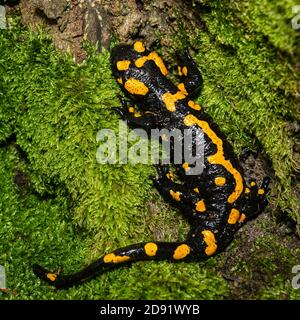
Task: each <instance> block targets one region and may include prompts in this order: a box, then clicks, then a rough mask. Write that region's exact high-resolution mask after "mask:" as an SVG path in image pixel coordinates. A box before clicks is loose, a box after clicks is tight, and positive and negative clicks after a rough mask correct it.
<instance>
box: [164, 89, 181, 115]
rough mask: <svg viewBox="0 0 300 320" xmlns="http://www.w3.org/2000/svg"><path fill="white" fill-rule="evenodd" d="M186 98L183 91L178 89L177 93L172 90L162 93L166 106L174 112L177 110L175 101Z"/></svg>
mask: <svg viewBox="0 0 300 320" xmlns="http://www.w3.org/2000/svg"><path fill="white" fill-rule="evenodd" d="M184 98H185V95H184V94H183V93H182V92H181V91H177V92H176V93H175V94H172V93H171V92H166V93H164V94H163V95H162V100H163V102H164V104H165V105H166V108H167V109H168V110H169V111H171V112H174V111H175V110H176V107H175V103H176V101H177V100H182V99H184Z"/></svg>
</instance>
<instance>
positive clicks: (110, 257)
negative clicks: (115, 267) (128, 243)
mask: <svg viewBox="0 0 300 320" xmlns="http://www.w3.org/2000/svg"><path fill="white" fill-rule="evenodd" d="M129 259H130V257H128V256H116V255H115V254H114V253H108V254H107V255H105V256H104V258H103V261H104V262H105V263H120V262H125V261H128V260H129Z"/></svg>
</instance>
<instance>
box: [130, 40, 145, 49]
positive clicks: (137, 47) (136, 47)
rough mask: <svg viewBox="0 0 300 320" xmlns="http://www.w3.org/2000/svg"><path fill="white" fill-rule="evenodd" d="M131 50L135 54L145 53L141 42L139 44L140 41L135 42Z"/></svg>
mask: <svg viewBox="0 0 300 320" xmlns="http://www.w3.org/2000/svg"><path fill="white" fill-rule="evenodd" d="M133 49H134V50H135V51H136V52H144V51H145V47H144V45H143V42H141V41H137V42H135V43H134V45H133Z"/></svg>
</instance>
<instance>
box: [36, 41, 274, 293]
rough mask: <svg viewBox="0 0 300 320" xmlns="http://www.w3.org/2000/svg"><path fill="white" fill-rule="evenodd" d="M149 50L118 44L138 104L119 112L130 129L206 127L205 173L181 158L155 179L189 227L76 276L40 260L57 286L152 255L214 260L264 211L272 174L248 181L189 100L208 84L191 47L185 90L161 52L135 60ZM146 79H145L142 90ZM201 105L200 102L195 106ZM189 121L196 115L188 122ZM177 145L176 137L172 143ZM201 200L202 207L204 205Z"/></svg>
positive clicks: (121, 75)
mask: <svg viewBox="0 0 300 320" xmlns="http://www.w3.org/2000/svg"><path fill="white" fill-rule="evenodd" d="M149 54H150V52H149V51H147V50H146V49H145V48H144V47H143V45H142V43H140V42H138V43H136V44H135V45H134V46H130V45H120V46H117V47H115V48H114V49H113V50H112V54H111V62H112V69H113V74H114V76H115V78H116V79H118V82H119V83H120V84H121V87H122V88H123V90H124V91H125V93H126V94H127V96H128V97H129V98H130V100H131V102H132V103H131V106H132V105H137V106H138V111H136V110H133V107H130V108H128V107H127V105H126V103H125V102H124V101H123V102H122V108H119V109H118V112H119V113H120V115H121V117H122V118H123V119H124V120H127V122H128V124H129V125H130V126H131V127H135V128H144V129H145V130H147V131H148V132H149V131H150V130H151V129H154V128H159V129H163V128H165V129H168V130H172V129H179V130H180V131H182V132H183V130H184V129H193V130H194V131H195V133H196V134H200V131H201V132H202V133H204V165H205V166H204V170H203V172H202V173H200V174H198V175H187V174H186V169H184V168H183V166H182V164H175V165H174V164H173V166H172V167H173V169H174V170H173V171H175V177H176V179H174V178H173V176H172V173H171V172H170V170H169V167H168V166H167V165H160V166H158V177H157V178H153V181H154V185H155V186H156V188H157V190H158V191H159V192H160V193H161V195H162V196H163V197H164V198H165V199H166V200H167V201H169V202H171V203H172V204H174V205H175V206H177V207H178V208H180V210H181V212H182V214H183V215H184V216H185V217H186V218H187V219H188V221H189V223H190V226H191V229H190V232H189V233H188V235H187V237H186V240H185V241H183V242H172V243H166V242H146V243H139V244H134V245H130V246H128V247H125V248H121V249H117V250H115V251H113V252H112V253H109V254H107V255H105V256H104V257H101V258H100V259H99V260H97V261H95V262H94V263H93V264H91V265H90V266H88V267H86V268H85V269H83V270H81V271H79V272H77V273H75V274H72V275H66V276H62V275H59V274H55V273H50V272H49V271H47V270H45V269H43V268H42V267H40V266H38V265H35V266H34V272H35V273H36V274H37V275H38V276H39V277H40V278H42V279H44V280H45V281H47V282H48V283H50V284H53V285H54V286H56V287H57V288H65V287H69V286H72V285H73V284H75V283H78V282H82V281H83V280H85V279H88V278H91V277H93V276H94V275H96V274H98V273H101V272H103V271H105V270H107V269H110V268H112V267H115V266H117V265H122V263H124V262H133V261H136V260H146V259H156V260H162V259H168V260H170V261H192V260H197V259H205V258H208V257H210V256H212V255H214V254H216V253H218V252H220V251H222V250H223V249H224V248H225V247H226V246H227V245H228V243H229V242H230V241H231V240H232V239H233V236H234V233H235V232H236V231H237V229H238V228H240V227H241V226H242V225H243V223H245V221H247V220H249V219H251V218H253V217H255V216H256V215H257V214H259V213H260V212H262V211H263V210H264V208H265V207H266V205H267V199H266V194H267V193H268V191H269V188H268V185H269V178H267V177H266V178H265V179H264V180H263V182H262V184H261V185H260V187H258V186H257V184H256V182H255V180H251V181H250V182H249V186H247V184H246V182H245V180H244V178H243V172H242V169H241V168H240V166H239V164H238V161H237V158H236V156H235V155H234V153H233V151H232V147H231V146H230V144H229V143H228V141H227V140H226V138H225V137H224V135H222V133H221V132H220V129H219V127H218V126H217V125H216V124H214V123H213V121H212V119H211V118H210V117H209V116H208V115H207V114H205V113H204V111H203V108H202V107H201V109H200V110H195V109H194V108H192V107H191V106H190V105H189V104H191V102H190V101H192V98H193V97H194V95H195V94H197V93H198V92H199V90H200V88H201V85H202V77H201V74H200V72H199V70H198V68H197V65H196V63H195V62H194V61H193V59H192V58H191V56H190V55H189V53H188V52H187V51H185V52H184V53H183V54H181V55H178V60H179V66H180V70H182V71H183V70H185V72H183V74H182V75H181V78H180V83H181V85H180V86H179V87H180V90H179V89H178V87H176V86H175V85H174V84H173V83H172V82H171V81H170V80H169V79H168V78H167V77H166V75H165V74H166V69H165V66H164V64H163V62H162V60H160V58H158V57H157V56H154V58H153V56H151V54H150V58H151V59H149V60H148V61H144V63H143V64H142V65H139V64H138V65H136V61H137V59H139V58H142V57H145V56H148V55H149ZM120 61H121V62H122V61H125V62H126V61H127V64H126V63H125V64H123V65H122V67H121V68H120V67H119V69H121V70H119V69H118V67H117V63H118V62H120ZM155 61H156V62H155ZM121 64H122V63H121ZM184 67H185V69H184ZM130 79H135V80H138V81H139V83H138V84H137V85H136V82H134V83H133V90H132V89H130V90H129V89H128V87H126V83H127V81H128V80H129V81H130ZM130 83H131V82H130ZM131 84H132V83H131ZM140 84H143V88H142V90H141V91H139V85H140ZM135 85H136V86H135ZM126 88H127V89H126ZM131 88H132V86H131ZM145 88H147V89H145ZM129 91H130V92H129ZM146 91H147V92H146ZM179 91H180V93H178V92H179ZM183 92H184V94H183ZM176 93H177V96H176ZM165 94H167V95H168V94H172V95H175V97H178V96H179V97H180V98H179V99H177V100H176V99H175V102H174V106H173V107H167V104H166V100H165V99H164V97H166V96H164V95H165ZM182 95H183V96H182ZM173 97H174V96H173ZM192 105H195V104H193V103H192ZM195 108H196V109H199V108H200V107H199V106H198V105H196V107H195ZM170 109H172V110H170ZM187 119H192V120H193V121H192V122H187V121H186V120H187ZM201 141H202V143H203V140H201ZM196 143H198V142H196V140H194V141H193V144H192V147H191V148H193V150H195V146H196V145H195V144H196ZM172 146H173V142H172V141H171V149H172ZM216 154H217V155H218V157H217V160H212V158H210V157H212V156H214V155H216ZM198 156H200V155H198ZM202 156H203V155H202ZM220 159H221V160H220ZM171 160H172V158H171ZM185 168H186V167H185ZM216 178H218V179H219V180H220V178H221V180H222V183H220V182H219V183H217V182H216V181H217V180H215V179H216ZM170 191H171V192H172V193H173V195H172V194H171V192H170ZM174 193H175V195H174ZM199 203H200V204H201V203H202V205H201V206H199V207H198V206H197V204H199ZM203 203H204V206H203ZM147 248H148V249H147Z"/></svg>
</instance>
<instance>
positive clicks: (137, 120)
mask: <svg viewBox="0 0 300 320" xmlns="http://www.w3.org/2000/svg"><path fill="white" fill-rule="evenodd" d="M121 103H122V107H116V108H115V110H116V111H117V112H118V113H119V114H120V115H121V118H122V119H123V120H124V121H127V122H128V125H129V126H130V127H132V128H142V129H145V130H146V131H147V132H150V130H151V129H153V128H156V127H157V124H158V121H159V116H158V115H156V114H155V113H152V112H147V111H146V112H140V111H137V110H136V109H135V108H134V107H133V106H128V105H127V102H126V101H125V100H121Z"/></svg>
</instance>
